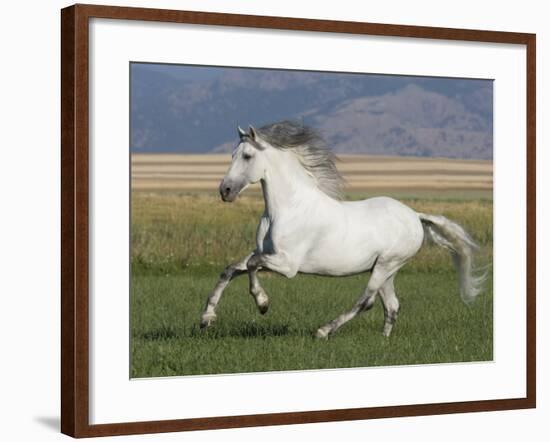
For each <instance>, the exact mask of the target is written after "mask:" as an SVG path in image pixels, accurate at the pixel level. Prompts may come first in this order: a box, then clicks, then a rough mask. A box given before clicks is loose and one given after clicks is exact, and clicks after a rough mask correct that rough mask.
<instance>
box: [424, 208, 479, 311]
mask: <svg viewBox="0 0 550 442" xmlns="http://www.w3.org/2000/svg"><path fill="white" fill-rule="evenodd" d="M418 216H419V217H420V221H422V227H423V228H424V233H425V237H426V238H427V239H428V240H429V241H431V242H433V243H435V244H437V245H438V246H441V247H445V248H446V249H448V250H449V251H450V252H451V256H452V257H453V262H454V265H455V268H456V271H457V272H458V275H459V284H460V297H461V298H462V300H463V301H464V302H465V303H466V304H469V303H471V302H473V301H474V299H475V298H476V296H477V295H478V294H479V293H480V291H481V288H482V285H483V282H484V281H485V278H486V275H485V274H483V275H480V276H475V275H474V266H473V258H474V253H475V252H476V251H477V250H478V249H479V246H478V245H477V244H476V243H475V241H474V240H473V239H472V238H471V237H470V235H468V233H467V232H466V231H465V230H464V229H463V228H462V227H461V226H459V225H458V224H457V223H455V222H453V221H451V220H449V219H447V218H445V217H444V216H435V215H426V214H424V213H418Z"/></svg>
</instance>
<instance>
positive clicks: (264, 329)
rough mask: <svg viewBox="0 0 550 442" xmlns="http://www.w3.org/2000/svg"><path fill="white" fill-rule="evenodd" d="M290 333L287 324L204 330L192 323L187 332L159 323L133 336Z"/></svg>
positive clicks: (152, 338)
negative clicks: (155, 326) (157, 325)
mask: <svg viewBox="0 0 550 442" xmlns="http://www.w3.org/2000/svg"><path fill="white" fill-rule="evenodd" d="M289 334H291V332H290V327H289V325H288V324H257V323H241V324H235V325H234V326H233V327H227V326H226V327H220V326H218V327H216V325H214V326H212V327H211V328H208V329H206V330H201V329H200V328H199V327H198V326H197V325H193V326H192V327H191V329H190V330H189V331H188V332H184V331H182V330H178V329H177V328H175V327H172V326H168V325H161V326H159V327H157V328H152V329H149V330H145V331H143V332H139V333H134V338H138V339H142V340H144V341H166V340H172V339H181V338H201V339H221V338H243V339H250V338H272V337H278V336H288V335H289Z"/></svg>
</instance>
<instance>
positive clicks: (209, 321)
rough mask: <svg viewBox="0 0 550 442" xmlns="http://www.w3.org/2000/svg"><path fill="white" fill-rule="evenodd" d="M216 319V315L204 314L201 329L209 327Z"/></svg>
mask: <svg viewBox="0 0 550 442" xmlns="http://www.w3.org/2000/svg"><path fill="white" fill-rule="evenodd" d="M215 320H216V315H204V316H202V317H201V324H200V327H201V329H205V328H208V327H210V326H211V325H212V323H213V322H214V321H215Z"/></svg>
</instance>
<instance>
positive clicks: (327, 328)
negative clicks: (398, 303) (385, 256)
mask: <svg viewBox="0 0 550 442" xmlns="http://www.w3.org/2000/svg"><path fill="white" fill-rule="evenodd" d="M399 267H400V266H395V265H384V264H382V263H380V262H379V263H378V264H377V265H376V267H375V268H374V270H373V272H372V275H371V277H370V279H369V283H368V285H367V288H366V289H365V292H364V293H363V295H362V296H361V297H360V298H359V299H358V300H357V302H356V303H355V305H354V306H353V307H352V308H351V310H349V311H347V312H346V313H343V314H341V315H340V316H338V317H337V318H336V319H334V320H332V321H330V322H329V323H328V324H326V325H324V326H322V327H321V328H319V329H318V330H317V333H316V334H315V336H316V337H318V338H328V336H329V335H331V334H333V333H334V332H335V331H336V330H338V329H339V328H340V327H342V325H344V324H345V323H346V322H348V321H350V320H351V319H353V318H355V317H356V316H357V315H358V314H359V313H361V312H364V311H367V310H370V309H371V308H372V306H373V305H374V301H375V300H376V294H377V293H378V292H379V290H380V289H381V288H382V286H383V285H384V283H386V281H388V279H389V278H392V277H393V275H394V274H395V272H396V271H397V270H398V269H399Z"/></svg>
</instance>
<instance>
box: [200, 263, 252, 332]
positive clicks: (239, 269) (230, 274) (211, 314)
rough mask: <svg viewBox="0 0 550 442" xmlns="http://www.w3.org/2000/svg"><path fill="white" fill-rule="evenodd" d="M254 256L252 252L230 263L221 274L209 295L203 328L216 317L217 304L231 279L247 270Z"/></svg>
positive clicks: (202, 321)
mask: <svg viewBox="0 0 550 442" xmlns="http://www.w3.org/2000/svg"><path fill="white" fill-rule="evenodd" d="M251 256H252V253H251V254H250V255H248V256H247V257H246V258H244V259H243V260H242V261H240V262H237V263H235V264H231V265H228V266H227V267H226V268H225V270H224V271H223V272H222V274H221V275H220V279H219V280H218V283H217V284H216V286H215V287H214V290H212V292H211V293H210V295H208V299H207V301H206V306H205V307H204V310H203V312H202V315H201V328H205V327H208V326H209V325H210V324H212V322H214V321H215V319H216V306H217V305H218V302H220V298H221V297H222V295H223V291H224V290H225V288H226V287H227V286H228V285H229V283H230V282H231V280H232V279H233V278H235V277H237V276H239V275H242V274H243V273H246V272H247V268H246V263H247V262H248V260H249V258H250V257H251Z"/></svg>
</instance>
